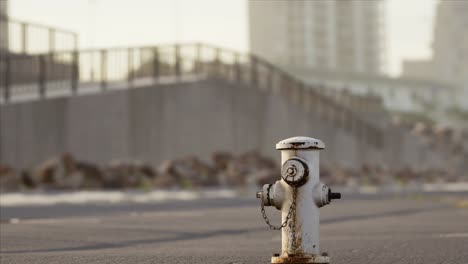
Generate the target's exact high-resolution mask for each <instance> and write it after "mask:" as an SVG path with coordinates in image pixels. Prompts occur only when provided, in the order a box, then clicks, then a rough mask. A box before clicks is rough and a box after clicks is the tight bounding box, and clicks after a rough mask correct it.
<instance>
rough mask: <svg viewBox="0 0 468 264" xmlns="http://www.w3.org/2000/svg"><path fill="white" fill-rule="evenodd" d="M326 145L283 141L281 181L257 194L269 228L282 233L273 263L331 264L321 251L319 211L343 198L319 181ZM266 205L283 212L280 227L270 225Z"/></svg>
mask: <svg viewBox="0 0 468 264" xmlns="http://www.w3.org/2000/svg"><path fill="white" fill-rule="evenodd" d="M324 148H325V144H324V143H323V142H322V141H320V140H318V139H314V138H310V137H293V138H288V139H285V140H283V141H280V142H279V143H278V144H276V149H278V150H281V163H282V167H281V180H278V181H276V183H275V184H265V185H264V186H263V188H262V190H261V191H259V192H257V198H260V199H261V207H262V214H263V218H264V219H265V222H266V223H267V224H268V225H269V226H270V228H272V229H275V230H280V229H281V231H282V233H281V237H282V239H281V240H282V247H281V254H276V255H274V256H273V257H272V258H271V263H330V258H329V257H328V255H327V254H322V255H321V254H320V249H319V224H320V222H319V221H320V211H319V208H320V207H322V206H325V205H327V204H329V203H330V201H331V200H333V199H340V198H341V194H340V193H334V192H332V191H331V189H330V188H329V187H327V186H326V185H324V184H322V183H321V182H320V176H319V151H320V150H322V149H324ZM264 206H274V207H276V208H277V209H279V210H281V223H282V224H281V225H280V226H273V225H272V224H270V221H269V220H268V217H267V216H266V214H265V209H264Z"/></svg>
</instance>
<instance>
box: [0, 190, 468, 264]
mask: <svg viewBox="0 0 468 264" xmlns="http://www.w3.org/2000/svg"><path fill="white" fill-rule="evenodd" d="M462 196H463V195H462ZM462 196H458V197H456V198H454V197H452V198H447V197H446V196H440V195H437V196H434V195H433V196H430V197H421V196H417V197H416V196H415V197H411V198H389V197H386V198H382V199H361V198H353V199H344V200H340V201H334V203H332V204H331V205H329V206H328V207H325V208H323V209H322V216H321V219H322V225H321V250H322V251H327V252H328V253H329V254H330V256H331V257H332V263H336V264H339V263H342V264H345V263H346V264H348V263H356V264H357V263H359V264H361V263H375V264H382V263H405V264H407V263H413V264H418V263H421V264H423V263H424V264H428V263H451V264H455V263H460V264H467V263H468V209H467V208H463V206H456V202H457V201H459V200H460V199H467V198H468V197H466V195H464V196H465V198H463V197H462ZM268 213H269V214H270V215H271V216H272V217H273V218H274V219H275V220H277V221H276V222H277V223H278V222H279V215H278V213H277V212H275V211H274V210H273V209H270V210H269V211H268ZM10 218H19V220H10ZM1 219H2V221H1V224H0V250H1V251H0V252H1V255H0V256H1V259H0V260H1V261H0V262H1V264H7V263H15V264H16V263H200V264H202V263H203V264H205V263H216V264H218V263H226V264H229V263H238V264H240V263H269V259H270V256H271V254H272V253H275V252H278V251H279V248H280V233H279V232H278V231H272V230H269V229H268V228H267V227H266V225H265V224H264V222H263V220H262V218H261V216H260V210H259V206H258V203H257V201H255V200H253V199H247V198H236V199H216V200H207V199H203V200H198V201H190V202H181V201H179V202H165V203H160V204H138V205H135V204H114V205H72V206H66V205H56V206H47V207H17V208H12V207H4V208H1Z"/></svg>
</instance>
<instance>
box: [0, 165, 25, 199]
mask: <svg viewBox="0 0 468 264" xmlns="http://www.w3.org/2000/svg"><path fill="white" fill-rule="evenodd" d="M21 187H22V180H21V175H20V174H18V172H17V171H16V170H15V169H13V168H11V167H9V166H5V165H0V192H2V193H3V192H14V191H19V190H20V189H21Z"/></svg>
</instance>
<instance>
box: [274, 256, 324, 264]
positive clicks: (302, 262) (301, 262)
mask: <svg viewBox="0 0 468 264" xmlns="http://www.w3.org/2000/svg"><path fill="white" fill-rule="evenodd" d="M271 263H272V264H279V263H294V264H306V263H309V264H310V263H323V264H329V263H330V257H328V256H294V257H291V256H290V257H271Z"/></svg>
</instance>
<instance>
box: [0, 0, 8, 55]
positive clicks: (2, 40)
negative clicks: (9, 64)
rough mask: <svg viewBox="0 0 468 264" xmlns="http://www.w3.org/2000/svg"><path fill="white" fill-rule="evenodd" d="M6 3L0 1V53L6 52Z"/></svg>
mask: <svg viewBox="0 0 468 264" xmlns="http://www.w3.org/2000/svg"><path fill="white" fill-rule="evenodd" d="M7 17H8V1H7V0H5V1H0V52H3V51H5V50H8V23H7Z"/></svg>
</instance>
